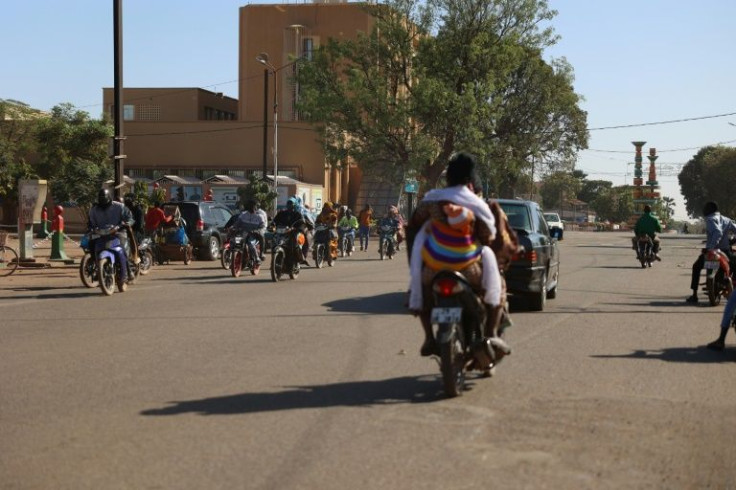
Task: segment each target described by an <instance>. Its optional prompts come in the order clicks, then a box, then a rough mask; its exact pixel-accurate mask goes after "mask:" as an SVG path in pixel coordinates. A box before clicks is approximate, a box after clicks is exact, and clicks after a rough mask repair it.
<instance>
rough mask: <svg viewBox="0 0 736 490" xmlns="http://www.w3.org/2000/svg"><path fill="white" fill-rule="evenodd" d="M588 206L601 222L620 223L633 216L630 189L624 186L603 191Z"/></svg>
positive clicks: (632, 200) (632, 201)
mask: <svg viewBox="0 0 736 490" xmlns="http://www.w3.org/2000/svg"><path fill="white" fill-rule="evenodd" d="M589 204H590V206H591V207H592V208H593V210H594V211H595V212H596V215H597V216H598V219H599V220H601V221H611V222H614V223H621V222H624V221H627V220H628V219H629V218H630V217H631V215H633V214H634V199H633V197H632V195H631V187H630V186H626V185H624V186H619V187H611V188H610V189H606V190H604V191H603V192H601V194H599V195H598V196H597V197H596V198H595V199H593V200H592V201H591V202H590V203H589Z"/></svg>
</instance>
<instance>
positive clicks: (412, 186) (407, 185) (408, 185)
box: [404, 179, 419, 194]
mask: <svg viewBox="0 0 736 490" xmlns="http://www.w3.org/2000/svg"><path fill="white" fill-rule="evenodd" d="M417 191H419V182H417V181H416V180H414V179H407V180H406V181H405V182H404V192H406V193H407V194H416V193H417Z"/></svg>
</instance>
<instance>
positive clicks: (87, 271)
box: [79, 252, 100, 288]
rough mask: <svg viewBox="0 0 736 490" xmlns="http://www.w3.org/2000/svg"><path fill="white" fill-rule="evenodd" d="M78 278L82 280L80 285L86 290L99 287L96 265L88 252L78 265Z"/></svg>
mask: <svg viewBox="0 0 736 490" xmlns="http://www.w3.org/2000/svg"><path fill="white" fill-rule="evenodd" d="M79 278H80V279H81V280H82V284H84V285H85V286H87V287H88V288H96V287H97V286H99V285H100V281H99V279H98V278H97V264H96V263H95V258H94V257H93V256H92V254H91V253H89V252H87V253H85V254H84V257H82V261H81V262H80V263H79Z"/></svg>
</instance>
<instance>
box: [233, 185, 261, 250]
mask: <svg viewBox="0 0 736 490" xmlns="http://www.w3.org/2000/svg"><path fill="white" fill-rule="evenodd" d="M265 214H266V213H265V212H263V210H260V209H257V207H256V202H255V200H253V199H250V200H249V201H248V202H246V203H245V210H244V211H243V212H242V213H240V215H239V216H238V219H237V220H235V223H233V225H232V230H233V232H234V233H242V234H243V235H247V234H248V233H250V234H251V235H253V236H255V237H256V238H257V239H258V243H259V244H260V255H259V256H258V257H256V262H257V263H261V262H263V260H264V259H265V257H264V255H263V250H264V249H265V243H266V239H265V236H264V233H265V232H266V225H267V224H268V217H267V216H265Z"/></svg>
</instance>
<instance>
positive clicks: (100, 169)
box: [51, 158, 113, 216]
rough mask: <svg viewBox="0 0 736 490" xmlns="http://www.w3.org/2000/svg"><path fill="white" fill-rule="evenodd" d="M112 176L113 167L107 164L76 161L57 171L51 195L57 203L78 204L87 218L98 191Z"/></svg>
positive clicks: (52, 183)
mask: <svg viewBox="0 0 736 490" xmlns="http://www.w3.org/2000/svg"><path fill="white" fill-rule="evenodd" d="M112 174H113V172H112V166H111V165H110V164H109V163H107V162H104V161H103V162H94V161H91V160H83V159H81V158H79V159H76V160H74V161H73V162H69V163H67V164H66V165H64V166H63V167H61V169H59V170H58V171H57V173H56V176H55V177H54V179H53V180H52V181H51V195H52V196H53V197H54V200H55V201H56V202H60V203H73V204H76V205H77V206H78V207H79V209H80V211H81V212H82V213H83V214H82V215H83V216H87V215H88V214H89V210H90V208H91V207H92V205H93V204H94V203H95V202H96V200H97V193H98V191H99V190H100V189H101V188H102V186H103V184H104V183H105V182H107V181H108V180H110V179H111V178H112Z"/></svg>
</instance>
